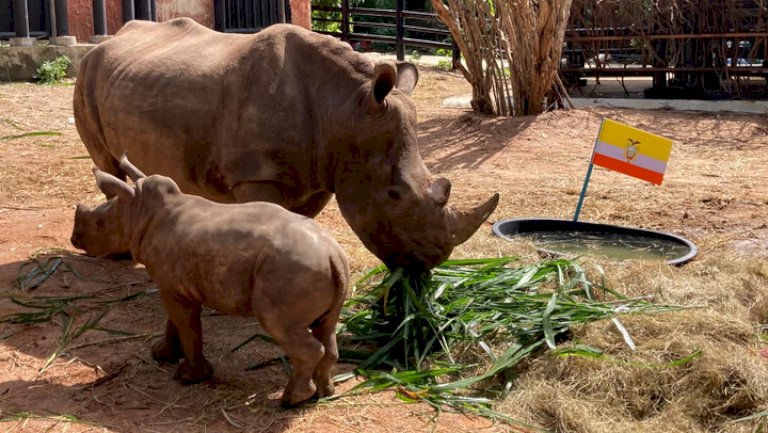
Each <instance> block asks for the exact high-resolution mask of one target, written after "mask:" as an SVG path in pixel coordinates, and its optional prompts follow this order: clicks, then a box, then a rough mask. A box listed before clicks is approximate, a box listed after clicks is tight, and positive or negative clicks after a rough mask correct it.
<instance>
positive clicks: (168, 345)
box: [152, 319, 184, 364]
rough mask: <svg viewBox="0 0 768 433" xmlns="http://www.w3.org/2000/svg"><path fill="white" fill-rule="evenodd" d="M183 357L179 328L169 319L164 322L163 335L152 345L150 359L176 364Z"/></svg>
mask: <svg viewBox="0 0 768 433" xmlns="http://www.w3.org/2000/svg"><path fill="white" fill-rule="evenodd" d="M182 357H184V352H183V350H182V348H181V340H179V330H178V328H176V325H174V324H173V321H171V320H170V319H169V320H167V321H166V322H165V336H164V337H163V339H162V340H160V341H158V342H157V343H156V344H155V345H154V346H152V359H154V360H155V361H157V362H158V363H160V364H176V363H177V362H179V360H180V359H181V358H182Z"/></svg>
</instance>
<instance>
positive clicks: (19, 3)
mask: <svg viewBox="0 0 768 433" xmlns="http://www.w3.org/2000/svg"><path fill="white" fill-rule="evenodd" d="M13 31H14V32H16V37H17V38H29V8H28V7H27V0H16V1H15V2H14V4H13Z"/></svg>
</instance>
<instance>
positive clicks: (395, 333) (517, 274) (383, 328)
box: [337, 257, 697, 418]
mask: <svg viewBox="0 0 768 433" xmlns="http://www.w3.org/2000/svg"><path fill="white" fill-rule="evenodd" d="M514 265H517V266H514ZM593 274H596V279H597V280H598V281H594V280H593V278H591V277H590V275H588V273H587V272H586V271H585V269H584V268H583V267H582V266H581V265H580V264H579V263H578V262H576V261H573V260H567V259H557V260H549V261H542V262H538V263H534V264H522V263H520V260H519V259H517V258H512V257H502V258H490V259H473V260H454V261H447V262H445V263H444V264H443V265H441V266H439V267H437V268H435V269H434V270H433V271H431V272H430V273H428V274H411V273H408V272H407V271H406V270H403V269H397V270H394V271H389V270H387V268H385V267H383V266H382V267H378V268H375V269H374V270H372V271H371V272H370V273H369V274H368V275H366V276H365V277H363V278H362V279H361V280H360V281H359V282H358V283H357V284H355V285H354V286H353V291H354V296H353V297H352V298H351V299H350V300H349V301H348V302H347V304H346V306H345V310H344V311H343V312H342V323H343V327H342V330H341V332H340V341H341V342H342V347H349V346H350V345H353V346H355V345H356V347H355V349H354V350H344V351H342V357H343V358H347V359H356V360H359V361H360V364H359V366H358V367H357V369H355V370H354V372H352V373H350V374H348V375H344V376H341V377H338V378H337V379H338V380H343V379H345V378H350V377H353V376H355V375H358V376H362V377H363V378H364V379H365V380H364V381H363V382H362V383H360V384H358V385H357V386H356V387H354V388H353V389H352V391H351V392H352V393H355V392H362V391H366V390H369V391H380V390H384V389H390V388H394V389H396V390H397V396H398V397H399V398H400V399H402V400H404V401H409V402H413V401H423V402H426V403H429V404H431V405H433V406H435V407H436V408H441V407H443V406H449V407H452V408H454V409H458V410H461V411H469V412H474V413H479V414H483V415H486V416H493V417H497V418H498V417H501V418H503V417H502V416H501V415H499V414H497V413H495V412H493V411H492V402H493V400H494V398H496V397H500V396H503V395H504V394H505V392H506V391H508V390H509V389H510V388H511V386H512V381H513V379H514V376H515V372H516V368H519V366H520V363H521V361H523V360H525V359H526V358H528V357H529V356H531V355H532V354H534V353H536V352H537V351H539V350H545V349H546V348H549V349H556V347H557V344H558V343H559V342H560V341H562V340H567V339H569V334H570V333H569V330H570V328H571V327H573V326H575V325H579V324H584V323H588V322H594V321H597V320H612V321H613V323H614V325H615V326H616V327H617V328H618V330H619V332H620V333H621V334H622V335H623V336H624V340H625V341H626V343H627V345H628V346H629V347H630V348H633V347H634V343H633V342H632V339H631V337H630V336H629V334H628V333H627V331H626V330H625V329H624V327H623V326H622V325H621V322H619V320H618V316H619V315H620V314H637V313H647V312H661V311H669V310H673V309H678V307H675V306H659V305H654V304H651V303H650V302H648V301H647V300H644V299H629V298H627V297H625V296H623V295H621V294H620V293H617V292H615V291H612V290H610V289H609V288H607V287H605V285H604V284H603V280H604V278H603V277H602V273H601V272H599V269H596V271H595V272H593ZM562 354H563V355H564V356H573V355H580V356H589V357H601V356H602V355H601V352H600V351H599V350H598V349H595V348H591V347H586V346H580V345H578V346H573V345H570V346H569V348H568V350H567V351H562ZM695 356H697V355H696V354H694V355H692V356H691V357H687V358H686V359H682V360H679V361H677V363H678V364H679V363H685V362H687V361H688V360H689V359H693V357H695Z"/></svg>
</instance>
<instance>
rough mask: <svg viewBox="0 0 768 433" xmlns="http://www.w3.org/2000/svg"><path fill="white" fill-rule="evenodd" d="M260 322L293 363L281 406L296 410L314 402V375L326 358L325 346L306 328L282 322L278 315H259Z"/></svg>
mask: <svg viewBox="0 0 768 433" xmlns="http://www.w3.org/2000/svg"><path fill="white" fill-rule="evenodd" d="M283 319H285V318H283ZM259 322H260V323H261V324H262V327H263V328H264V330H265V331H267V333H269V335H271V336H272V338H274V339H275V341H276V342H277V344H278V346H280V348H281V349H283V352H285V355H286V356H287V357H288V360H289V361H290V363H291V370H292V371H291V377H290V378H289V379H288V384H287V385H286V386H285V391H284V392H283V397H282V399H281V402H282V405H283V406H285V407H293V406H296V405H298V404H301V403H303V402H305V401H307V400H309V399H311V398H312V397H313V396H314V395H315V392H316V391H317V387H316V386H315V384H314V383H312V375H313V373H314V371H315V366H316V365H317V363H318V362H319V361H320V359H321V358H322V357H323V354H324V351H325V349H324V348H323V345H322V344H320V342H319V341H317V339H316V338H315V337H314V336H313V335H312V334H310V333H309V332H307V327H306V326H301V325H298V326H297V324H296V323H285V322H282V321H281V318H280V317H278V316H277V315H276V314H260V315H259Z"/></svg>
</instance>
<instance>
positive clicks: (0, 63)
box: [0, 45, 94, 81]
mask: <svg viewBox="0 0 768 433" xmlns="http://www.w3.org/2000/svg"><path fill="white" fill-rule="evenodd" d="M93 47H94V45H73V46H69V47H57V46H50V45H49V46H34V47H10V46H8V45H3V46H0V81H29V80H31V79H32V77H33V76H34V75H35V71H36V70H37V68H38V67H39V66H40V65H41V64H42V63H43V62H45V61H49V60H53V59H55V58H57V57H59V56H61V55H66V56H67V57H69V60H71V61H72V65H70V66H69V68H67V75H68V76H70V77H74V76H75V75H77V66H78V65H79V64H80V60H81V59H82V58H83V56H85V54H86V53H87V52H88V50H90V49H91V48H93Z"/></svg>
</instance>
